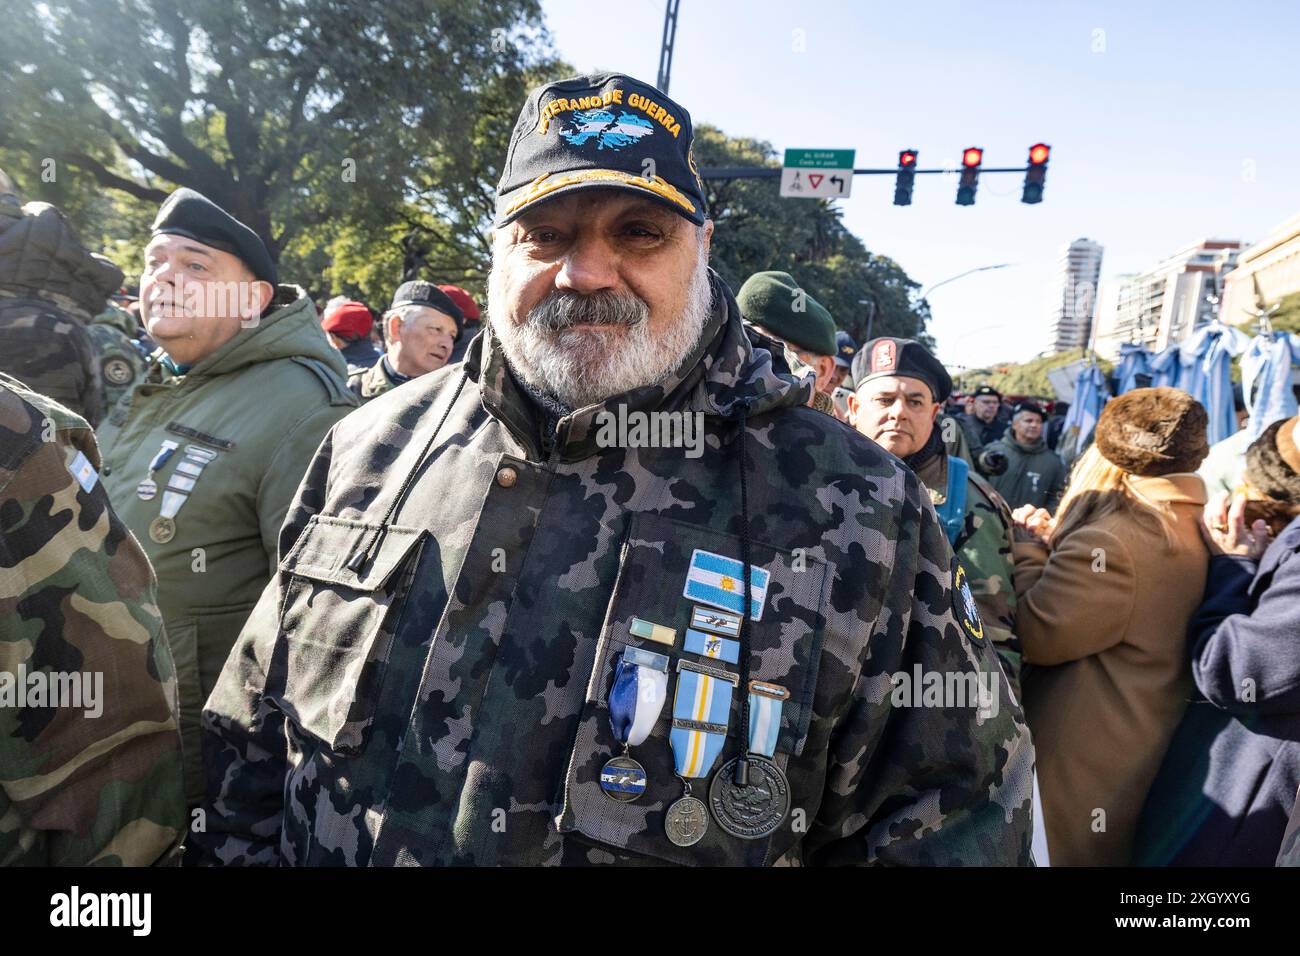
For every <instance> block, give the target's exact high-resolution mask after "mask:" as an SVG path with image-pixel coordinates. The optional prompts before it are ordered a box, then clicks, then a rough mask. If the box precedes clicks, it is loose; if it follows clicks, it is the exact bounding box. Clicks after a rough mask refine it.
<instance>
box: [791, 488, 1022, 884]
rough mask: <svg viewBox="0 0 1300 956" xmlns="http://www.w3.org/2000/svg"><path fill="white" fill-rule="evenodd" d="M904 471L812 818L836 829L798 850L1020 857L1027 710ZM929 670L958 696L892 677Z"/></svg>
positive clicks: (896, 857)
mask: <svg viewBox="0 0 1300 956" xmlns="http://www.w3.org/2000/svg"><path fill="white" fill-rule="evenodd" d="M912 482H913V483H914V484H915V487H913V488H911V489H910V491H909V493H908V496H907V504H906V506H905V507H906V513H905V514H904V516H903V520H902V521H901V522H900V528H899V533H898V550H897V555H896V558H895V560H894V563H893V567H892V569H891V570H890V571H889V575H890V577H889V578H888V579H887V580H885V581H882V582H881V583H882V584H883V585H885V586H887V588H888V592H887V594H888V596H887V598H886V601H885V606H884V607H883V608H882V609H881V611H880V614H879V616H878V617H877V618H876V621H875V623H874V626H873V630H872V631H871V633H870V635H869V636H868V640H867V642H866V644H867V656H866V659H865V661H864V663H863V667H862V672H861V674H860V675H859V677H858V680H857V683H856V685H855V688H854V694H853V699H852V701H851V703H850V704H849V706H848V708H847V712H846V713H845V714H844V715H843V717H842V718H841V719H840V720H839V721H838V724H837V728H836V731H835V733H834V735H833V736H832V738H831V742H830V751H829V766H828V772H827V781H826V788H825V797H824V803H823V808H822V810H821V812H819V814H818V817H817V824H818V826H819V827H821V826H825V827H828V828H830V830H831V831H832V832H833V833H834V834H835V835H836V837H837V839H834V840H832V841H830V842H827V843H826V844H825V845H823V846H821V847H820V849H819V850H817V851H815V852H814V854H813V856H812V858H811V859H810V860H809V861H808V862H811V863H815V864H882V865H910V866H954V865H965V866H998V865H1027V864H1028V863H1029V862H1030V836H1031V834H1030V830H1031V826H1030V812H1031V811H1030V796H1031V772H1032V766H1033V748H1032V746H1031V744H1030V740H1029V733H1028V730H1027V729H1026V727H1025V723H1024V715H1023V714H1022V712H1021V710H1020V707H1019V705H1018V704H1017V703H1016V702H1015V701H1014V700H1013V699H1012V697H1011V694H1010V691H1009V690H1008V688H1007V685H1006V681H1005V680H1004V679H1003V678H1002V671H1001V668H1000V667H999V665H998V662H997V658H996V656H995V655H994V653H993V650H992V648H991V645H990V642H989V640H988V638H987V637H984V636H982V635H981V633H980V625H979V619H978V615H977V613H975V612H974V611H973V609H971V608H970V606H969V604H968V602H967V601H966V600H965V599H964V597H963V593H962V592H963V588H962V586H961V584H960V583H959V576H960V574H961V572H960V571H959V570H958V566H957V563H956V561H955V560H954V559H953V555H952V551H951V549H950V548H949V547H948V539H947V537H946V536H945V535H944V532H943V529H942V526H941V525H940V524H939V520H938V518H937V517H936V515H935V513H934V509H933V507H932V506H931V505H930V503H929V501H928V500H927V499H926V498H925V496H924V495H923V494H922V493H921V491H920V486H919V483H915V480H914V479H912ZM926 674H933V675H937V678H938V679H939V680H940V681H941V682H942V683H943V684H944V685H946V686H947V687H949V688H952V687H954V686H956V685H959V684H960V685H961V686H962V688H963V689H964V691H965V692H964V694H963V699H962V700H960V701H956V700H943V701H935V702H932V701H930V700H929V699H928V698H927V699H926V700H925V703H924V705H922V701H921V700H918V699H916V698H915V697H914V698H913V699H912V700H911V701H910V702H909V701H903V700H901V699H900V697H899V696H898V690H899V688H900V686H901V684H900V682H899V678H900V676H901V675H907V677H908V678H909V679H911V678H913V677H915V676H918V675H921V676H923V675H926ZM972 685H974V686H972ZM975 687H978V688H979V689H978V690H976V689H975ZM882 721H883V727H882V726H881V723H882ZM819 842H820V841H819Z"/></svg>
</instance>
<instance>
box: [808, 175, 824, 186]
mask: <svg viewBox="0 0 1300 956" xmlns="http://www.w3.org/2000/svg"><path fill="white" fill-rule="evenodd" d="M825 178H826V174H825V173H809V174H808V182H810V183H812V188H813V189H816V188H817V187H818V186H820V185H821V184H822V180H823V179H825Z"/></svg>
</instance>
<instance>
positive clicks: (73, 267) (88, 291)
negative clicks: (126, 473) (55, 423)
mask: <svg viewBox="0 0 1300 956" xmlns="http://www.w3.org/2000/svg"><path fill="white" fill-rule="evenodd" d="M121 282H122V270H121V269H119V268H117V266H115V265H113V264H112V263H111V262H109V261H108V260H107V259H105V258H103V257H102V256H96V255H93V254H91V253H90V252H88V251H87V250H86V249H85V248H84V247H83V246H82V245H81V243H80V242H78V241H77V237H76V235H75V234H74V233H73V231H72V227H71V226H70V225H69V224H68V222H67V220H66V219H65V218H64V216H63V214H62V213H60V212H59V211H58V210H57V209H55V208H54V207H53V206H51V205H50V204H49V203H42V202H32V203H28V204H27V205H25V206H23V207H22V208H21V209H17V208H15V207H13V206H11V205H9V204H0V342H2V343H3V345H2V346H0V372H7V373H8V374H10V375H12V376H14V377H15V378H16V379H18V380H19V381H20V382H22V383H23V384H24V385H26V386H27V387H28V388H30V389H32V390H33V391H35V392H38V393H40V394H42V395H45V396H48V397H50V398H53V399H55V400H56V401H58V402H61V403H62V404H64V405H66V406H68V408H70V409H71V410H72V411H74V412H76V413H77V414H79V415H80V416H81V417H83V418H85V419H86V420H87V421H88V422H90V424H91V425H92V426H98V425H99V423H100V421H101V419H102V418H103V416H104V412H105V408H104V394H103V384H102V382H101V379H100V370H99V362H98V361H96V358H95V350H94V346H93V344H92V342H91V340H90V336H89V334H88V332H87V326H88V325H89V323H90V317H91V316H92V315H94V314H95V313H97V312H98V311H100V310H101V309H102V308H103V307H104V303H105V301H106V299H107V297H108V295H109V293H110V292H112V291H113V290H114V289H116V288H117V287H118V286H119V285H120V284H121Z"/></svg>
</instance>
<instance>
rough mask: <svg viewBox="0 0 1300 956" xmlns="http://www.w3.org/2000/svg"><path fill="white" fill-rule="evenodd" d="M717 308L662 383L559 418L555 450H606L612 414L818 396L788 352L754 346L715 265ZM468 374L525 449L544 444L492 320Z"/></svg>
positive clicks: (708, 411)
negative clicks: (605, 425)
mask: <svg viewBox="0 0 1300 956" xmlns="http://www.w3.org/2000/svg"><path fill="white" fill-rule="evenodd" d="M709 282H710V285H711V286H712V289H713V313H712V315H711V316H710V317H709V321H708V322H707V323H706V324H705V327H704V331H703V333H702V334H701V336H700V341H699V343H698V344H697V345H696V347H695V350H694V351H693V352H692V353H691V354H690V356H688V357H687V359H686V360H685V361H684V362H683V363H682V364H681V366H680V367H679V368H677V369H676V370H675V371H674V372H672V373H671V374H670V375H669V376H668V377H667V378H665V379H664V380H663V381H662V382H660V383H658V384H657V385H650V386H646V387H644V388H639V389H634V390H632V391H630V392H625V393H623V394H621V395H615V396H613V397H611V398H609V399H606V400H605V401H603V402H599V403H597V404H594V405H588V406H586V407H585V408H580V409H576V410H575V411H573V412H571V413H570V414H568V415H566V416H564V417H563V418H561V419H560V420H559V423H558V425H557V426H556V431H555V452H556V453H557V454H558V455H559V457H560V459H561V460H563V461H566V462H573V461H581V460H582V459H585V458H588V457H591V456H592V455H594V454H596V452H597V451H598V450H599V446H598V445H597V443H596V438H597V435H598V434H599V431H600V427H601V423H602V422H603V421H605V416H606V415H613V416H615V417H616V418H617V416H618V414H619V410H620V407H621V406H623V407H626V410H627V413H631V412H651V411H692V412H702V413H703V414H704V415H706V416H709V417H715V418H737V419H738V418H739V417H740V415H741V413H742V412H743V413H744V414H745V415H746V416H752V415H756V414H759V413H760V412H764V411H768V410H770V409H773V408H777V407H784V406H791V405H802V404H806V403H807V402H808V401H809V399H811V397H812V385H811V383H810V382H809V381H808V380H807V379H802V378H796V377H795V376H794V375H793V374H792V373H791V372H790V370H789V368H788V366H787V365H786V364H785V360H784V359H783V358H775V359H774V358H773V356H772V354H771V353H770V352H768V351H767V350H766V349H762V348H755V347H754V345H753V343H752V342H751V341H750V337H749V335H748V333H747V332H746V330H745V327H744V324H743V323H742V321H741V315H740V309H739V308H738V307H737V305H736V300H735V298H734V297H733V296H732V294H731V290H730V289H728V288H727V286H726V283H724V282H723V281H722V279H721V278H720V277H719V276H718V275H717V273H715V272H713V271H712V270H710V272H709ZM465 374H466V375H467V376H469V377H470V378H473V379H477V380H478V383H479V388H480V391H481V394H482V402H483V406H484V408H486V409H487V411H488V412H489V413H490V414H491V415H492V416H493V417H495V418H497V419H498V420H500V421H501V422H502V423H503V424H504V425H505V426H506V427H507V428H508V429H509V430H510V431H511V433H512V434H514V436H515V437H516V438H517V439H518V440H519V441H520V442H521V443H523V444H524V446H525V447H528V448H533V449H537V450H540V449H541V447H542V435H541V430H542V427H543V426H542V415H541V414H540V412H539V410H538V408H537V405H536V404H535V403H534V402H533V401H532V400H531V399H529V398H528V397H527V396H526V395H525V394H524V393H523V390H522V389H521V388H520V387H519V385H518V383H517V382H516V381H515V379H514V376H513V375H512V374H511V373H510V371H509V369H508V368H507V366H506V362H505V356H504V354H503V353H502V350H501V345H500V341H499V340H498V339H497V338H496V336H495V335H494V334H493V332H492V325H491V321H490V320H489V322H488V323H486V324H485V325H484V328H483V332H482V333H480V334H479V335H478V336H477V337H476V338H475V339H474V341H473V342H472V343H471V344H470V347H469V350H468V352H467V353H466V355H465Z"/></svg>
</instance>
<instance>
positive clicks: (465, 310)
mask: <svg viewBox="0 0 1300 956" xmlns="http://www.w3.org/2000/svg"><path fill="white" fill-rule="evenodd" d="M438 288H439V289H441V290H442V291H443V292H445V293H447V298H449V299H451V301H452V302H455V303H456V308H458V309H460V314H461V315H463V316H465V321H466V322H477V321H478V317H479V311H478V306H477V305H475V304H474V300H473V299H471V298H470V295H469V293H468V292H466V291H465V290H464V289H462V288H461V287H460V286H458V285H440V286H438Z"/></svg>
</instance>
